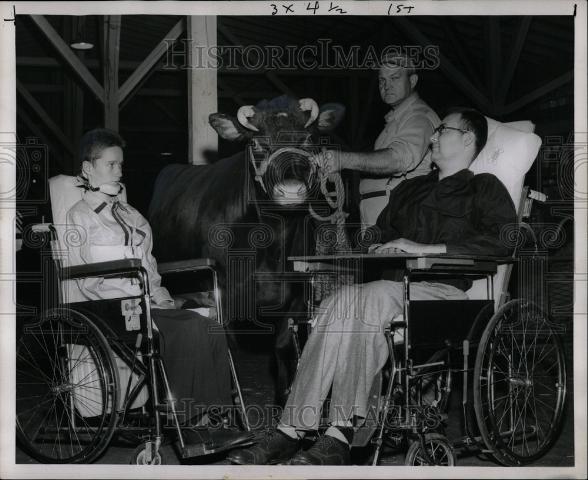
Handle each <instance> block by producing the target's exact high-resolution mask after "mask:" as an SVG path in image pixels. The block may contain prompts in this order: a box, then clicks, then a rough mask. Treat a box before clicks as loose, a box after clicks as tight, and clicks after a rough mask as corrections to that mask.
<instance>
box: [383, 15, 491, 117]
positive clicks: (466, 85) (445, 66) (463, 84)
mask: <svg viewBox="0 0 588 480" xmlns="http://www.w3.org/2000/svg"><path fill="white" fill-rule="evenodd" d="M394 20H395V24H396V25H397V26H398V27H399V28H400V29H401V30H402V31H403V32H404V33H405V34H406V35H407V36H408V37H409V38H410V40H411V41H414V42H416V43H417V44H419V45H421V46H423V47H425V46H427V45H434V43H435V42H432V41H431V40H429V38H427V36H426V35H424V34H423V33H421V31H420V30H419V29H418V28H417V27H415V26H414V25H413V24H412V23H411V22H410V21H409V20H408V19H406V18H404V17H395V18H394ZM439 57H440V58H439V60H440V65H439V69H440V70H441V71H442V72H443V74H444V75H445V76H446V77H447V78H448V79H449V80H450V81H451V82H452V83H453V84H455V85H456V86H457V87H459V88H460V89H461V90H462V91H463V92H464V93H465V94H466V95H467V96H468V97H469V98H470V100H471V101H472V102H473V103H474V104H475V105H476V106H477V107H478V108H479V109H480V110H482V111H486V110H488V108H489V106H490V105H489V103H490V102H489V101H488V99H487V98H486V97H485V96H484V95H483V94H482V93H481V92H480V91H479V90H478V89H477V88H476V87H475V86H474V85H472V83H471V82H470V81H469V80H468V79H467V78H466V77H465V76H464V75H463V74H462V73H461V72H460V71H459V70H458V69H457V68H456V67H455V66H454V65H453V63H451V61H450V60H449V59H448V58H447V57H446V56H445V55H443V54H442V53H440V54H439Z"/></svg>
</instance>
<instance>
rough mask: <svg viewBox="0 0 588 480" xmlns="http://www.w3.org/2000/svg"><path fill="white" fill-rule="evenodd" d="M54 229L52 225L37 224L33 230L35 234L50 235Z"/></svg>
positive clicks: (33, 226)
mask: <svg viewBox="0 0 588 480" xmlns="http://www.w3.org/2000/svg"><path fill="white" fill-rule="evenodd" d="M52 228H53V224H52V223H35V224H33V225H32V227H31V230H32V231H33V232H34V233H50V232H51V229H52Z"/></svg>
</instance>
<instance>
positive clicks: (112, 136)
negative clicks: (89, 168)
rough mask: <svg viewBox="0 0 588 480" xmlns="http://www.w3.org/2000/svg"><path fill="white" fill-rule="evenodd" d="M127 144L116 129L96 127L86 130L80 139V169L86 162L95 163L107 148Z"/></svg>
mask: <svg viewBox="0 0 588 480" xmlns="http://www.w3.org/2000/svg"><path fill="white" fill-rule="evenodd" d="M125 146H126V144H125V141H124V140H123V139H122V137H121V136H120V135H119V134H118V133H117V132H115V131H114V130H110V129H108V128H95V129H94V130H90V131H89V132H86V133H85V134H84V135H83V137H82V138H81V140H80V169H81V167H82V164H83V163H84V162H91V163H92V165H93V164H94V162H95V161H96V159H97V158H100V155H102V152H103V151H104V150H105V149H107V148H109V147H120V148H125Z"/></svg>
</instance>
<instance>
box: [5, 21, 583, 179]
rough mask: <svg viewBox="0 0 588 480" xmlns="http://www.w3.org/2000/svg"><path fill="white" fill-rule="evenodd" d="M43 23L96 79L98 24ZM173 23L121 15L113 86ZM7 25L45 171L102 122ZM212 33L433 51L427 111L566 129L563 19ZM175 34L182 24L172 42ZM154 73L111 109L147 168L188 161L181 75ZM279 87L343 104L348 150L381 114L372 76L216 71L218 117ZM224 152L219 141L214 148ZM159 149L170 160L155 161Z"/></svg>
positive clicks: (32, 33)
mask: <svg viewBox="0 0 588 480" xmlns="http://www.w3.org/2000/svg"><path fill="white" fill-rule="evenodd" d="M44 18H45V20H46V21H48V23H49V24H50V26H51V27H52V28H53V29H54V30H55V32H57V33H58V34H59V36H61V38H62V39H63V40H64V41H65V42H66V43H69V42H70V41H71V40H72V39H74V38H75V37H76V35H77V33H76V32H78V31H80V32H83V34H84V37H85V39H87V40H89V41H91V42H93V43H94V44H95V45H96V47H95V48H93V49H92V50H88V51H86V52H84V53H82V54H77V56H78V58H79V60H80V61H81V63H82V64H83V65H84V68H87V70H88V71H89V72H90V73H91V75H93V76H94V78H95V80H96V81H97V82H98V83H101V82H102V78H103V74H102V61H101V59H102V48H101V45H102V43H103V40H104V39H103V34H102V31H103V27H102V25H103V21H104V17H102V16H87V17H71V16H46V17H44ZM182 20H183V17H180V16H153V15H126V16H122V19H121V29H120V61H119V84H120V85H122V84H123V83H124V82H126V80H128V79H129V77H130V76H131V74H132V73H133V71H134V70H135V69H136V68H137V67H138V66H139V65H140V64H141V62H143V61H144V60H145V59H146V58H147V57H149V55H150V54H151V53H152V52H153V50H154V49H156V48H157V47H158V46H160V45H161V43H162V40H163V39H165V38H166V35H168V34H169V32H170V30H172V29H173V27H174V26H175V25H177V23H178V22H180V21H182ZM16 26H17V28H16V54H17V80H18V81H19V95H18V110H19V119H18V120H19V122H18V125H19V130H20V132H21V136H27V135H35V136H42V138H43V141H46V142H47V143H49V144H50V145H51V146H53V148H52V151H53V152H54V154H53V155H54V156H55V160H54V163H53V164H54V165H55V168H56V169H58V168H61V169H63V168H64V167H65V168H66V169H67V165H74V164H75V153H74V152H75V145H76V142H77V138H78V137H79V135H80V134H81V132H83V131H84V130H86V129H89V128H92V127H95V126H97V125H100V124H101V123H102V122H103V117H102V115H103V113H102V107H101V106H100V104H99V102H98V101H97V100H96V98H95V97H96V96H95V94H92V92H90V91H89V90H88V88H86V86H85V85H84V82H82V81H81V80H80V76H79V72H76V71H75V70H76V69H75V68H72V67H71V66H69V65H67V64H66V63H64V61H63V59H62V56H61V55H60V54H59V53H58V52H57V50H56V48H55V47H54V46H53V45H52V44H51V42H49V41H47V37H46V35H45V34H44V33H43V32H42V31H41V29H40V28H39V26H38V24H37V22H35V21H33V19H32V18H31V17H29V16H19V17H18V19H17V22H16ZM217 29H218V39H217V41H218V45H223V46H224V45H243V46H246V45H261V46H264V45H282V46H287V45H296V46H303V45H307V44H316V42H317V39H329V40H330V41H331V42H332V44H335V45H341V46H342V47H345V48H350V47H351V46H354V45H357V46H359V48H360V50H361V51H362V52H365V51H366V50H367V49H368V48H374V49H375V50H376V51H380V50H381V49H382V48H383V47H384V46H387V45H399V46H402V45H437V46H438V47H439V52H440V55H441V64H440V68H438V69H437V70H435V71H427V72H422V73H421V75H420V80H419V91H420V94H421V96H423V97H424V98H425V99H426V100H427V101H428V102H429V104H431V106H432V107H433V108H435V109H436V110H437V111H438V112H440V113H442V111H443V110H444V109H445V108H447V107H449V106H451V105H454V104H472V105H474V106H477V107H478V108H480V109H482V110H483V111H484V112H485V113H487V114H489V115H491V116H494V117H496V118H498V119H503V120H511V119H522V118H525V119H531V120H533V121H534V122H535V123H536V124H537V125H538V131H539V132H540V133H541V132H543V133H548V134H557V133H560V132H570V131H573V125H572V124H571V122H572V117H573V96H572V95H573V81H572V80H573V65H574V58H573V55H574V22H573V17H570V16H566V17H563V16H562V17H559V16H557V17H556V16H534V17H514V16H500V17H498V16H494V17H489V16H467V17H465V16H451V17H447V16H443V17H442V16H415V17H410V18H408V17H369V16H364V17H337V18H332V17H326V16H310V17H271V21H270V18H269V17H253V16H251V17H247V16H241V17H218V18H217ZM184 37H185V28H184V33H182V35H181V36H180V37H179V39H180V40H181V39H182V38H184ZM176 48H178V49H179V48H181V44H179V43H178V44H176ZM162 67H163V62H162V61H161V60H160V61H159V62H156V63H155V64H154V66H153V68H151V69H150V71H149V73H148V75H146V76H145V77H144V78H143V79H142V80H141V82H139V84H138V85H137V86H136V87H135V88H134V90H133V92H132V95H129V96H128V100H126V101H125V102H123V103H122V104H121V105H120V108H121V110H120V131H121V133H122V134H123V136H125V137H126V138H127V140H128V143H129V144H130V145H133V146H134V147H133V149H134V150H133V154H134V155H135V156H137V157H140V158H141V159H142V160H141V161H142V162H145V163H144V164H146V165H148V167H147V168H148V169H149V168H152V169H159V168H161V165H162V164H164V163H166V162H169V161H186V155H187V150H186V146H187V130H188V124H187V100H186V72H185V70H182V69H180V68H178V69H165V68H162ZM284 91H288V92H292V93H294V94H296V95H298V96H301V97H302V96H305V97H306V96H311V97H314V98H316V99H317V101H319V103H320V102H325V101H338V102H341V103H343V104H344V105H345V106H346V107H347V112H348V113H347V118H346V121H345V123H344V124H343V125H342V127H341V128H340V132H339V135H340V137H341V138H343V139H344V140H345V141H346V142H347V144H348V145H349V146H351V147H353V148H355V149H369V148H370V147H371V145H372V143H373V140H374V137H375V136H376V135H377V133H378V132H379V130H380V128H381V125H382V121H383V120H382V117H383V115H384V113H385V112H386V107H385V106H384V105H382V104H381V101H379V96H378V92H377V88H376V84H375V82H374V75H373V72H371V71H361V70H359V71H353V72H350V71H345V70H339V71H329V70H316V71H309V72H305V71H300V70H298V71H279V70H274V71H269V72H268V71H264V70H259V71H243V70H238V71H233V72H231V71H227V70H226V69H221V70H220V71H219V74H218V96H219V102H218V105H219V110H221V111H224V112H227V113H233V112H234V111H235V110H236V109H237V108H238V106H239V105H242V104H244V103H256V102H257V101H258V100H260V99H262V98H267V97H270V96H276V95H280V94H281V93H283V92H284ZM75 99H77V100H75ZM74 100H75V101H74ZM48 122H52V125H48ZM66 143H69V145H66ZM228 149H229V147H227V146H226V145H222V144H221V150H228ZM162 152H171V153H172V155H170V156H165V157H162V156H161V155H160V153H162ZM58 157H59V158H58ZM55 162H57V163H55ZM72 168H73V167H72Z"/></svg>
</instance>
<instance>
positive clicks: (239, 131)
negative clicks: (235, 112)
mask: <svg viewBox="0 0 588 480" xmlns="http://www.w3.org/2000/svg"><path fill="white" fill-rule="evenodd" d="M208 123H210V126H211V127H212V128H214V129H215V130H216V133H218V134H219V136H220V137H221V138H224V139H225V140H229V141H231V142H234V141H239V140H244V139H245V138H246V137H247V135H246V133H247V132H246V130H245V129H244V128H243V127H242V126H241V125H239V122H238V121H237V119H236V118H234V117H231V116H229V115H225V114H224V113H211V114H210V115H209V116H208Z"/></svg>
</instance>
